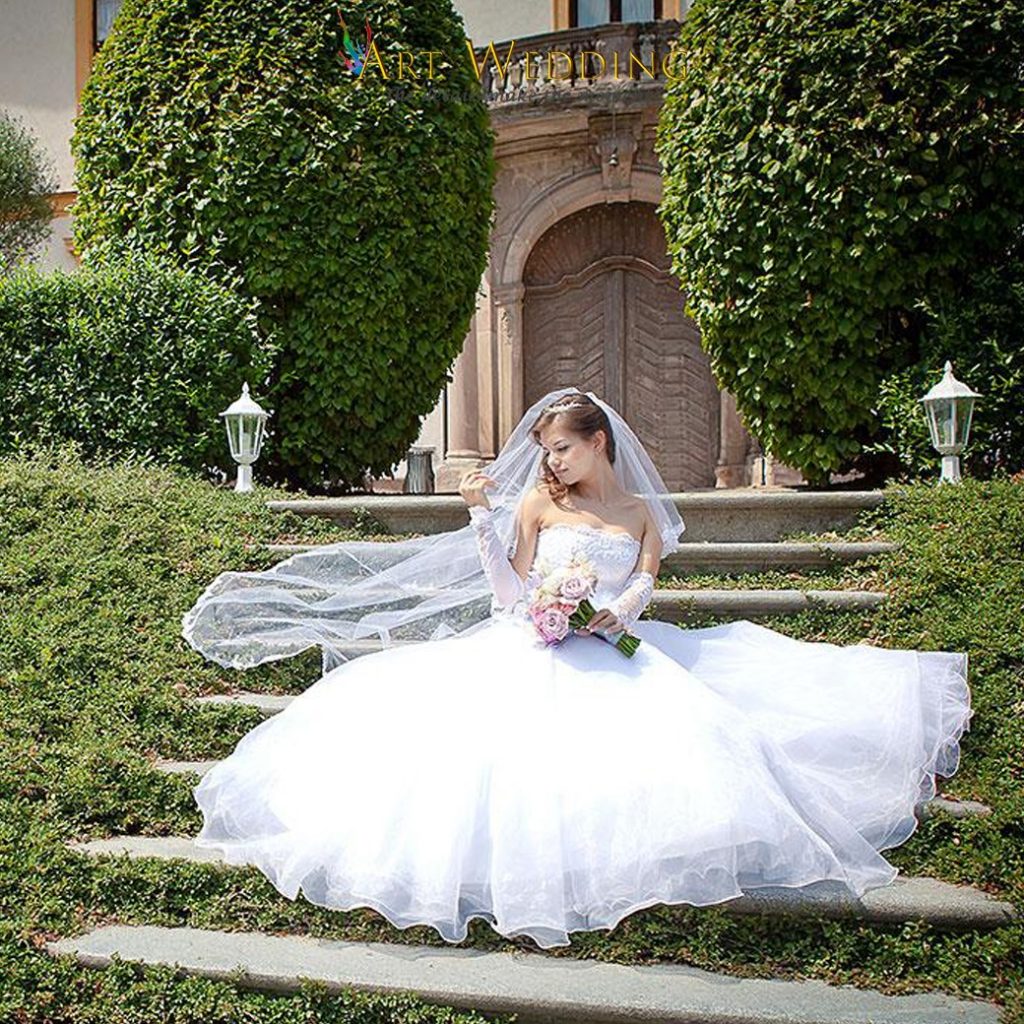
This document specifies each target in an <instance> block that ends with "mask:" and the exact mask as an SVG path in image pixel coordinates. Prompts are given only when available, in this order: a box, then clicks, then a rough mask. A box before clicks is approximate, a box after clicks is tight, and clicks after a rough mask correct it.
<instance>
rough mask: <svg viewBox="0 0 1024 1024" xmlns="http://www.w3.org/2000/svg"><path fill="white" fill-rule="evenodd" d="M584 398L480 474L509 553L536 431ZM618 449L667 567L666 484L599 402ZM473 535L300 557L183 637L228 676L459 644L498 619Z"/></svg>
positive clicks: (244, 577) (211, 604) (217, 597)
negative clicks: (267, 665)
mask: <svg viewBox="0 0 1024 1024" xmlns="http://www.w3.org/2000/svg"><path fill="white" fill-rule="evenodd" d="M572 394H577V395H580V394H583V392H582V391H580V389H579V388H577V387H565V388H557V389H556V390H554V391H550V392H548V394H546V395H545V396H544V397H543V398H541V399H540V400H539V401H537V402H535V403H534V404H533V405H531V406H530V408H529V409H527V410H526V412H525V414H524V415H523V418H522V419H521V420H520V421H519V423H518V424H517V426H516V428H515V429H514V430H513V431H512V434H511V435H510V436H509V439H508V440H507V441H506V443H505V445H504V447H503V448H502V449H501V452H500V453H499V454H498V456H497V458H495V460H494V461H493V462H491V463H488V464H486V465H485V466H483V467H482V470H483V472H484V473H486V475H487V476H489V477H491V478H493V479H494V481H495V482H496V485H497V486H496V487H495V488H494V489H489V490H488V491H487V492H486V493H487V500H488V502H489V503H490V505H491V507H492V508H493V509H495V515H494V524H495V528H496V529H497V531H498V534H499V536H500V537H501V539H502V540H503V541H504V542H505V545H506V550H509V551H511V545H512V544H513V542H514V539H515V535H516V521H515V516H516V512H517V510H518V506H519V503H520V501H521V500H522V499H523V497H524V496H525V494H526V492H527V491H528V490H529V489H530V488H531V487H532V486H533V485H534V483H535V482H536V481H537V479H538V476H539V471H540V463H541V459H542V457H543V450H542V449H541V447H540V446H539V445H538V444H537V443H536V441H534V440H533V438H532V436H531V434H530V431H531V429H532V428H533V426H534V425H535V423H536V422H537V420H538V418H539V417H540V415H541V413H542V412H543V411H544V409H545V407H546V406H548V405H551V404H552V403H554V402H556V401H557V400H558V399H560V398H564V397H565V396H567V395H572ZM586 394H587V396H588V397H589V398H591V399H592V400H593V401H594V402H596V403H597V404H598V405H599V406H600V407H601V408H602V409H604V411H605V412H606V413H607V415H608V419H609V422H610V423H611V425H612V433H613V435H614V438H615V462H614V464H613V468H614V472H615V476H616V479H617V480H618V482H619V484H620V485H621V486H622V487H623V489H624V490H626V491H628V492H630V493H632V494H636V495H638V496H641V497H643V498H645V499H646V500H647V502H648V504H649V506H650V508H651V512H652V514H653V515H654V518H655V521H656V522H657V524H658V527H659V529H660V532H661V540H662V556H663V557H664V556H665V555H668V554H671V553H672V552H673V551H676V550H678V548H679V535H680V534H681V533H682V531H683V529H684V525H683V520H682V517H681V516H680V515H679V512H678V510H677V509H676V506H675V502H674V501H673V500H672V497H671V496H670V495H669V494H668V492H667V491H666V490H665V485H664V483H663V481H662V478H661V475H660V474H659V473H658V470H657V469H656V468H655V467H654V463H653V462H652V461H651V459H650V457H649V456H648V454H647V452H646V451H645V450H644V447H643V445H642V444H641V443H640V441H639V439H638V438H637V436H636V435H635V434H634V433H633V431H632V430H631V429H630V428H629V426H628V425H627V423H626V421H625V420H624V419H623V418H622V417H621V416H620V415H619V414H618V413H617V412H616V411H615V410H614V409H613V408H612V407H611V406H610V405H608V404H607V403H605V402H603V401H602V400H601V399H599V398H598V397H597V396H596V395H595V394H594V392H592V391H588V392H586ZM491 596H492V595H491V590H490V585H489V583H488V581H487V577H486V576H485V575H484V571H483V568H482V566H481V563H480V556H479V553H478V549H477V544H476V537H475V534H474V530H473V527H472V525H470V524H467V525H466V526H464V527H461V528H460V529H457V530H451V531H449V532H447V533H441V534H434V535H431V536H427V537H411V538H407V539H405V540H398V541H341V542H339V543H336V544H328V545H324V546H322V547H318V548H317V549H316V550H313V551H304V552H301V553H300V554H296V555H292V556H291V557H290V558H287V559H285V560H284V561H282V562H279V563H278V564H277V565H275V566H273V567H272V568H270V569H267V570H264V571H260V572H225V573H222V574H221V575H220V576H218V577H217V578H216V579H215V580H214V581H213V582H212V583H211V584H210V585H209V586H208V587H207V588H206V590H205V591H204V592H203V593H202V595H201V596H200V597H199V599H198V600H197V601H196V603H195V605H194V606H193V607H192V608H191V609H190V610H189V611H188V612H187V613H186V614H185V616H184V618H183V619H182V636H183V637H184V638H185V639H186V640H187V641H188V643H189V644H190V645H191V646H192V647H193V648H195V650H197V651H198V652H199V653H200V654H202V655H204V656H205V657H207V658H210V659H211V660H213V661H216V662H217V663H218V664H220V665H224V666H226V667H228V668H251V667H253V666H255V665H259V664H262V663H263V662H267V661H277V660H279V659H281V658H288V657H292V656H293V655H296V654H299V653H301V652H302V651H304V650H307V649H308V648H310V647H313V646H316V645H319V646H320V647H321V648H322V652H323V671H324V673H327V672H329V671H330V670H331V669H333V668H336V667H337V666H338V665H340V664H341V663H343V662H345V661H348V660H350V659H351V658H354V657H358V656H360V655H362V654H369V653H373V652H374V651H379V650H381V649H383V648H384V647H388V646H391V645H392V644H395V643H403V642H406V643H408V642H417V641H431V640H438V639H443V638H445V637H449V636H453V635H455V634H456V633H462V632H465V631H466V630H468V629H470V628H472V627H473V626H476V625H478V624H479V623H481V622H482V621H483V620H484V619H486V618H488V617H489V616H490V614H491Z"/></svg>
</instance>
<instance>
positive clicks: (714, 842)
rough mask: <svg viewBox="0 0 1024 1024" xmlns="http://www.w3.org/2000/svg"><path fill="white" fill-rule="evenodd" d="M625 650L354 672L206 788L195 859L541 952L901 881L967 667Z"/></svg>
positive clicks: (660, 648) (750, 635) (295, 892)
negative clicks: (736, 903) (710, 910)
mask: <svg viewBox="0 0 1024 1024" xmlns="http://www.w3.org/2000/svg"><path fill="white" fill-rule="evenodd" d="M632 632H633V633H635V634H636V635H637V636H639V637H640V638H641V639H642V640H643V641H644V642H643V643H641V645H640V647H639V649H638V650H637V652H636V654H635V655H634V656H633V657H631V658H629V657H626V656H625V655H623V654H622V653H621V652H619V651H618V650H616V649H615V648H613V647H611V646H610V645H608V644H606V643H605V642H604V641H602V640H601V639H599V638H598V637H596V636H590V637H582V636H571V637H569V638H568V639H567V640H566V641H565V642H563V643H562V644H561V645H560V646H557V647H544V646H542V645H539V644H538V643H536V642H535V641H534V640H533V639H531V637H530V636H529V634H528V632H527V630H526V628H525V627H524V625H523V624H521V623H516V622H513V621H510V620H505V619H501V618H492V619H489V620H487V621H486V622H484V623H481V624H480V625H479V626H478V627H475V628H474V629H473V630H472V631H470V632H468V633H466V634H463V635H460V636H455V637H449V638H447V639H443V640H436V641H431V642H426V643H421V644H417V645H414V646H411V647H398V648H389V649H386V650H383V651H380V652H378V653H375V654H370V655H364V656H362V657H358V658H355V659H354V660H352V661H350V662H347V663H345V664H343V665H341V666H340V667H339V668H337V669H335V670H333V671H332V672H329V673H328V674H327V675H325V676H323V677H322V678H321V679H320V680H319V681H318V682H316V683H315V684H314V685H313V686H311V687H310V688H309V689H308V690H307V691H306V692H305V693H304V694H302V695H301V696H299V697H297V698H296V699H295V701H294V702H292V703H291V704H290V705H289V706H288V708H287V709H286V710H285V711H283V712H282V713H280V714H278V715H276V716H274V717H273V718H269V719H267V720H266V721H264V722H262V723H261V724H260V725H258V726H257V727H256V728H254V729H253V730H252V731H251V732H249V733H248V734H247V735H246V736H244V737H243V738H242V740H241V741H240V742H239V743H238V745H237V746H236V748H235V750H234V752H233V753H232V754H231V755H230V756H229V757H228V758H226V759H225V760H223V761H221V762H218V763H217V764H216V765H215V766H214V767H213V768H212V769H211V770H210V771H209V772H208V773H207V774H206V775H205V776H204V777H203V779H202V780H201V782H200V783H199V785H198V786H196V788H195V790H194V794H195V798H196V801H197V803H198V805H199V807H200V809H201V810H202V813H203V820H204V824H203V827H202V830H201V832H200V834H199V835H198V837H196V843H197V844H198V845H200V846H203V847H208V848H213V849H217V850H220V851H221V852H222V854H223V856H224V859H225V861H226V862H227V863H230V864H251V865H255V866H256V867H257V868H258V869H259V870H260V871H261V872H263V873H264V874H265V875H266V876H267V877H268V878H269V879H270V881H271V882H272V883H273V885H274V886H275V887H276V888H277V890H278V891H280V892H281V893H282V894H284V895H285V896H286V897H288V898H291V899H295V898H297V897H298V896H299V895H300V893H301V895H302V896H303V897H304V898H305V899H307V900H309V901H310V902H312V903H315V904H318V905H320V906H325V907H330V908H334V909H338V910H350V909H353V908H357V907H369V908H372V909H373V910H376V911H378V912H379V913H380V914H382V915H383V916H384V917H385V918H387V920H388V921H390V922H391V923H392V924H393V925H395V926H396V927H398V928H407V927H410V926H413V925H429V926H431V927H433V928H435V929H436V930H437V932H438V933H439V934H440V935H441V936H443V937H444V939H446V940H448V941H449V942H458V941H461V940H462V939H464V938H465V937H466V934H467V925H468V922H469V921H470V920H471V919H472V918H474V917H479V918H482V919H484V920H486V921H487V922H489V923H490V925H491V926H492V927H493V928H494V929H496V930H497V931H498V932H500V933H501V934H502V935H505V936H508V937H511V936H516V935H528V936H530V937H531V938H532V939H533V940H534V941H535V942H536V943H537V944H538V945H539V946H541V947H545V948H547V947H551V946H559V945H567V944H568V943H569V933H571V932H574V931H581V930H593V929H601V928H603V929H611V928H614V927H615V925H616V924H617V923H618V922H619V921H621V920H622V919H623V918H624V917H626V916H627V915H629V914H631V913H633V912H634V911H636V910H638V909H640V908H643V907H648V906H652V905H655V904H658V903H665V904H683V903H685V904H691V905H694V906H706V905H710V904H716V903H721V902H723V901H726V900H730V899H733V898H735V897H737V896H740V895H742V894H743V893H744V892H750V891H751V890H756V889H759V888H765V887H777V886H786V887H800V886H805V885H810V884H812V883H815V882H820V881H823V880H832V881H834V882H836V883H838V884H839V885H841V886H842V887H843V888H844V890H848V891H849V893H850V894H851V895H853V896H862V895H863V894H864V893H865V892H866V891H868V890H869V889H872V888H876V887H878V886H884V885H887V884H889V883H890V882H891V881H892V880H893V879H894V878H895V877H896V874H897V871H896V869H895V868H894V867H893V866H892V865H891V864H889V862H888V861H887V860H886V859H885V858H884V857H883V856H882V854H881V852H880V851H882V850H884V849H886V848H889V847H892V846H895V845H897V844H899V843H902V842H904V841H905V840H906V839H907V837H908V836H909V835H910V834H911V832H913V830H914V828H915V827H916V824H917V819H916V817H915V814H914V808H915V805H916V804H917V803H919V802H921V801H923V800H927V799H929V798H930V797H931V796H933V795H934V793H935V775H936V774H941V775H946V776H948V775H952V774H953V773H954V772H955V771H956V768H957V766H958V763H959V755H960V748H959V741H960V738H961V735H962V733H963V732H964V730H965V729H966V728H967V727H968V723H969V720H970V716H971V714H972V712H971V708H970V693H969V689H968V685H967V658H966V655H963V654H955V653H923V652H916V651H900V650H888V649H881V648H875V647H869V646H865V645H856V646H851V647H837V646H834V645H831V644H823V643H808V642H803V641H798V640H793V639H791V638H788V637H786V636H784V635H782V634H780V633H777V632H775V631H773V630H771V629H768V628H766V627H763V626H759V625H755V624H753V623H750V622H736V623H730V624H727V625H723V626H717V627H714V628H710V629H696V630H684V629H679V628H678V627H676V626H674V625H670V624H668V623H661V622H654V621H641V622H638V623H636V624H635V626H634V627H633V629H632Z"/></svg>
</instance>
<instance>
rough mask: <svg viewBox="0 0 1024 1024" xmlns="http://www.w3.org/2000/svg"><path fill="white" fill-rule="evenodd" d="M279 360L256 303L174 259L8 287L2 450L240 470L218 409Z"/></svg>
mask: <svg viewBox="0 0 1024 1024" xmlns="http://www.w3.org/2000/svg"><path fill="white" fill-rule="evenodd" d="M273 355H274V348H273V345H272V344H271V343H269V342H267V341H264V340H262V339H261V338H260V336H259V334H258V332H257V330H256V323H255V314H254V312H253V310H252V308H251V303H247V302H246V301H244V300H243V299H241V298H239V297H238V295H236V294H235V292H233V291H231V290H229V289H228V288H225V287H223V286H221V285H219V284H216V283H214V282H212V281H210V280H208V279H207V278H205V277H202V276H200V275H197V274H194V273H190V272H188V271H186V270H182V269H181V268H179V267H176V266H174V265H173V264H170V263H169V262H168V261H166V260H160V259H157V258H145V257H141V256H134V257H129V258H128V259H127V260H126V262H124V263H118V264H110V265H102V266H96V267H92V268H83V269H81V270H79V271H76V272H74V273H64V272H63V271H55V272H54V273H51V274H43V273H40V272H39V271H38V270H36V269H35V268H33V267H27V268H22V269H21V270H19V271H17V272H16V273H15V274H13V275H11V276H10V277H8V278H5V279H3V280H0V366H3V368H4V372H3V374H0V453H5V452H11V451H14V450H16V449H18V448H19V447H21V446H23V445H24V444H25V443H26V442H29V441H32V440H36V439H53V440H57V441H60V440H74V441H75V442H77V443H78V445H79V447H80V450H81V452H82V453H83V455H84V456H85V457H86V458H90V459H95V458H107V457H111V456H124V455H137V456H146V457H151V458H156V459H160V460H161V461H165V462H168V463H171V464H175V465H179V466H182V467H187V468H189V469H192V470H210V471H216V470H217V469H221V470H224V471H229V470H230V468H231V467H232V466H233V463H232V461H231V458H230V454H229V452H228V448H227V440H226V437H225V432H224V426H223V422H222V421H221V420H220V419H219V418H218V415H217V414H218V413H219V412H220V411H221V410H223V409H224V408H226V407H227V405H228V404H229V403H230V402H232V401H233V400H234V399H235V398H237V397H238V395H239V394H240V392H241V386H242V382H243V381H249V382H250V384H251V386H252V387H253V390H254V392H255V393H256V394H257V396H258V395H259V391H260V390H261V387H262V384H263V382H264V380H265V378H266V376H267V373H268V372H269V366H270V363H271V360H272V358H273Z"/></svg>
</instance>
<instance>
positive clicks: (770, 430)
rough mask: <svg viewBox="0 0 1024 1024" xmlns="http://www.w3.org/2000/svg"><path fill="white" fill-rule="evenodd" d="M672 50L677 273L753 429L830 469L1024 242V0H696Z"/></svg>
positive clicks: (667, 152) (859, 448)
mask: <svg viewBox="0 0 1024 1024" xmlns="http://www.w3.org/2000/svg"><path fill="white" fill-rule="evenodd" d="M678 46H679V53H678V55H677V56H676V58H675V60H674V61H673V63H672V72H673V80H672V81H670V83H669V84H668V85H667V87H666V97H665V103H664V106H663V110H662V117H661V122H660V124H659V129H658V138H657V151H658V155H659V157H660V160H661V163H662V166H663V168H664V197H663V201H662V204H661V206H660V208H659V212H660V215H661V217H662V222H663V224H664V226H665V230H666V234H667V238H668V245H669V250H670V254H671V258H672V266H673V270H674V272H675V274H676V275H677V276H678V277H679V278H680V281H681V284H682V286H683V288H684V290H685V291H686V292H687V295H688V297H687V303H688V310H689V312H690V314H691V315H692V316H693V317H694V318H695V320H696V321H697V323H698V325H699V327H700V329H701V332H702V336H703V344H704V346H705V348H706V350H707V352H708V353H709V357H710V360H711V364H712V369H713V372H714V374H715V376H716V378H717V380H718V382H719V384H720V385H721V386H723V387H725V388H728V389H729V390H730V391H732V392H733V394H735V396H736V400H737V404H738V406H739V409H740V412H741V415H742V417H743V419H744V420H745V422H746V424H747V426H748V427H749V428H750V429H751V430H752V431H753V433H754V434H756V435H757V436H758V437H759V438H760V439H761V440H762V442H763V443H764V444H765V446H766V447H767V448H768V449H769V450H770V451H772V452H773V454H775V455H776V456H777V457H779V458H781V459H782V460H783V461H785V462H787V463H789V464H791V465H794V466H796V467H799V468H800V469H801V470H802V471H803V472H804V474H805V475H806V476H807V477H808V478H809V479H811V480H812V481H823V480H825V479H827V476H828V474H829V473H830V472H831V471H835V470H840V469H844V468H848V467H850V466H852V465H858V464H860V465H864V464H865V457H864V455H863V454H862V453H863V449H864V446H865V445H866V444H869V443H873V444H875V445H876V446H878V445H879V443H880V439H882V440H884V435H885V434H886V431H887V426H886V424H885V422H884V420H885V417H884V416H880V415H879V409H880V407H881V406H882V405H884V401H883V399H881V398H880V395H881V389H882V385H883V382H889V383H890V384H892V382H894V381H896V380H897V379H898V378H899V376H900V375H901V374H903V375H905V374H906V373H907V371H910V370H912V369H914V368H917V367H920V368H921V372H920V373H918V376H919V377H923V376H924V375H925V374H924V371H925V370H927V367H924V366H922V360H923V359H924V358H925V357H926V356H927V358H928V359H932V360H934V358H935V353H934V349H935V348H936V347H937V345H936V344H935V342H936V339H937V338H939V337H940V336H945V337H947V338H953V337H956V336H962V334H963V332H962V327H963V325H962V324H960V325H959V326H958V327H957V328H956V329H952V328H951V327H950V325H949V324H948V323H945V324H944V323H943V320H942V318H941V317H939V316H938V315H937V314H936V312H935V311H936V310H940V309H944V310H947V311H950V310H955V309H956V307H957V306H958V305H959V304H964V303H966V304H968V305H969V304H971V303H972V302H974V301H975V300H974V299H973V298H972V293H973V289H974V286H975V280H976V274H977V271H978V270H979V269H980V268H985V267H990V266H992V265H997V266H998V265H1001V264H1003V263H1005V262H1006V261H1008V260H1010V259H1012V258H1013V257H1012V252H1013V251H1014V249H1015V247H1016V246H1017V241H1018V239H1019V238H1020V234H1021V226H1022V218H1024V199H1022V197H1024V132H1022V131H1021V123H1022V116H1024V81H1022V75H1021V69H1022V67H1024V4H1022V3H1021V2H1020V0H1002V2H993V0H943V2H942V3H935V2H934V0H888V2H885V3H877V2H876V0H697V3H695V4H694V6H693V7H692V8H691V10H690V12H689V14H688V16H687V18H686V21H685V22H684V24H683V26H682V30H681V37H680V40H679V44H678ZM984 287H986V289H987V291H988V294H987V295H986V302H990V301H991V299H992V298H993V296H992V294H991V289H990V287H989V285H988V284H985V285H984ZM991 312H992V311H991V309H989V313H991ZM990 319H991V317H990ZM995 319H998V318H995ZM1014 343H1015V344H1017V345H1020V344H1021V334H1020V332H1018V334H1017V339H1016V341H1015V342H1014ZM945 358H949V359H952V360H953V361H954V363H956V362H957V359H958V352H957V351H955V350H954V351H947V352H946V353H945V354H944V355H943V359H945ZM937 369H941V362H939V364H938V366H933V367H931V370H932V371H934V370H937ZM975 383H976V384H979V385H980V384H983V383H984V382H981V381H976V382H975ZM976 390H983V387H981V386H978V387H976ZM889 411H890V412H891V411H892V406H891V404H890V406H889ZM921 428H922V429H923V421H922V422H921ZM881 447H884V444H882V445H881Z"/></svg>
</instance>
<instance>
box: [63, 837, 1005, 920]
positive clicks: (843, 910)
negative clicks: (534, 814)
mask: <svg viewBox="0 0 1024 1024" xmlns="http://www.w3.org/2000/svg"><path fill="white" fill-rule="evenodd" d="M68 847H69V849H72V850H77V851H78V852H81V853H84V854H86V855H89V856H103V855H110V854H113V855H119V854H121V853H126V854H127V855H128V856H129V858H132V859H135V858H146V857H153V858H156V859H161V860H168V859H174V858H182V859H184V860H188V861H193V862H197V863H208V864H220V865H222V866H224V867H229V865H225V864H224V863H223V858H222V857H221V854H220V853H219V852H218V851H216V850H210V849H204V848H201V847H198V846H196V845H195V843H194V842H193V841H192V839H191V838H189V837H188V836H113V837H110V838H108V839H94V840H90V841H87V842H83V843H74V842H69V843H68ZM714 906H715V907H716V908H717V909H721V910H723V911H725V912H726V913H729V914H739V915H744V914H769V915H773V916H774V915H794V914H797V915H799V914H811V915H821V916H824V917H828V918H838V919H843V918H846V917H849V916H853V917H855V918H856V919H858V920H863V921H869V922H875V923H904V922H906V921H909V920H923V921H927V922H929V923H930V924H932V925H934V926H935V927H938V928H953V929H961V928H977V929H987V928H999V927H1002V926H1004V925H1007V924H1011V923H1013V922H1014V921H1015V920H1016V919H1017V914H1016V910H1015V908H1014V907H1013V905H1012V904H1010V903H1007V902H1005V901H1003V900H1000V899H998V898H997V897H994V896H991V895H989V894H988V893H986V892H983V891H981V890H980V889H976V888H974V887H973V886H969V885H954V884H952V883H950V882H944V881H942V880H941V879H937V878H928V877H916V876H903V875H898V876H897V877H896V879H895V880H894V881H893V882H892V883H891V884H890V885H887V886H884V887H882V888H878V889H872V890H870V891H868V892H866V893H865V894H864V896H863V897H862V898H861V899H860V900H858V899H856V898H854V897H853V896H851V895H850V894H849V892H848V891H846V890H843V889H842V887H840V886H838V884H831V883H825V882H823V883H815V884H814V885H812V886H809V887H806V888H804V889H799V890H798V889H794V888H788V887H781V886H780V887H773V888H771V889H763V890H761V891H759V892H750V893H745V894H744V895H742V896H739V897H736V898H735V899H731V900H727V901H725V902H723V903H718V904H714Z"/></svg>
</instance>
